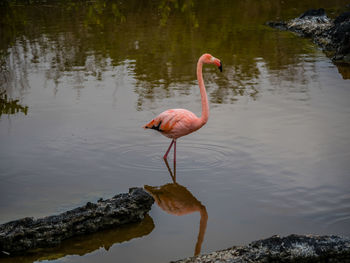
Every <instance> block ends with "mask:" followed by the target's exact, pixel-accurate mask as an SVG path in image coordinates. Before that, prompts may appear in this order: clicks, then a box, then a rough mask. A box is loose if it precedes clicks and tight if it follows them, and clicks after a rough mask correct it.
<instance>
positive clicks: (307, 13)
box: [299, 8, 326, 19]
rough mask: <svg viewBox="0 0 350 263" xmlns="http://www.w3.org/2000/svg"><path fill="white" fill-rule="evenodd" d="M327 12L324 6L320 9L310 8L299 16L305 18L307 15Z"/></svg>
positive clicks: (318, 14)
mask: <svg viewBox="0 0 350 263" xmlns="http://www.w3.org/2000/svg"><path fill="white" fill-rule="evenodd" d="M325 15H326V12H325V11H324V9H323V8H320V9H317V10H316V9H309V10H307V11H306V12H305V13H304V14H302V15H301V16H299V18H300V19H301V18H305V17H307V16H325Z"/></svg>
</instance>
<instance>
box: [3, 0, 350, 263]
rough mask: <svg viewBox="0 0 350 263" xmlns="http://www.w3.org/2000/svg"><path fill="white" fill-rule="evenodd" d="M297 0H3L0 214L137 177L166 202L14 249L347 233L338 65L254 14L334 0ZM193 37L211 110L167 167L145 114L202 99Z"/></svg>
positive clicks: (344, 117) (78, 254) (96, 249)
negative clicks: (146, 213)
mask: <svg viewBox="0 0 350 263" xmlns="http://www.w3.org/2000/svg"><path fill="white" fill-rule="evenodd" d="M302 2H303V3H301V2H300V1H288V3H284V2H280V1H272V0H271V1H264V2H261V3H260V2H258V1H221V2H220V3H216V2H214V1H198V2H197V1H155V2H154V1H153V2H152V3H148V2H146V1H143V2H140V1H127V2H123V1H118V2H113V1H103V0H98V1H91V2H84V1H79V2H77V1H50V2H33V3H31V4H28V3H27V2H21V1H18V2H16V3H14V2H10V3H8V4H4V5H2V6H1V9H0V10H1V11H0V12H1V15H0V17H1V18H0V19H1V25H0V27H1V28H0V29H1V30H0V32H1V33H0V38H1V41H0V60H1V74H0V85H1V86H0V92H1V93H0V94H1V95H0V96H1V97H0V99H1V103H0V106H1V112H0V114H1V115H0V146H1V147H0V223H4V222H7V221H9V220H14V219H17V218H20V217H25V216H34V217H41V216H45V215H49V214H55V213H60V212H62V211H65V210H67V209H71V208H74V207H76V206H79V205H82V204H84V203H86V202H87V201H96V200H97V199H98V198H100V197H105V198H107V197H111V196H113V195H114V194H116V193H120V192H127V191H128V188H129V187H133V186H143V185H147V187H148V189H156V190H157V191H161V192H160V194H159V198H160V199H159V200H163V201H164V202H165V205H164V202H163V203H161V202H160V203H161V205H157V204H155V205H154V206H153V208H152V210H151V212H150V217H147V218H146V220H145V221H144V222H141V223H140V224H136V225H132V226H127V227H126V228H125V229H122V230H110V231H109V232H106V233H103V234H101V235H98V234H97V235H92V236H87V237H84V238H83V239H79V238H78V239H74V240H70V241H67V243H65V244H63V245H62V247H61V248H55V249H52V250H44V251H37V253H33V254H31V255H29V256H27V257H21V258H16V259H13V261H14V262H33V261H40V260H49V259H51V260H52V261H51V262H63V261H64V262H96V261H99V262H116V261H117V262H135V261H138V262H140V261H141V262H167V261H170V260H174V259H178V258H182V257H186V256H191V255H193V254H194V253H197V252H198V251H200V252H201V253H205V252H209V251H213V250H216V249H222V248H226V247H229V246H232V245H239V244H246V243H248V242H249V241H252V240H254V239H259V238H264V237H268V236H271V235H273V234H279V235H287V234H290V233H300V234H307V233H314V234H341V235H348V236H349V235H350V194H349V189H350V173H349V170H350V164H349V160H350V150H349V149H350V135H349V134H350V132H349V131H350V103H349V97H350V89H349V87H350V80H349V79H348V78H349V68H348V67H346V66H341V65H338V66H336V65H334V64H333V63H332V62H331V61H330V60H329V58H327V57H326V55H325V54H324V53H322V52H321V51H320V50H319V49H318V47H317V46H315V45H314V44H312V43H311V42H310V41H309V40H307V39H302V38H299V37H298V36H296V35H294V34H292V33H288V32H280V31H277V30H274V29H271V28H268V27H266V26H264V23H265V22H266V21H267V20H278V19H288V18H292V17H295V16H298V15H299V14H301V13H302V12H303V11H304V10H306V9H308V8H312V7H314V8H319V7H324V8H325V9H326V11H327V12H328V13H329V14H330V15H331V16H335V15H336V14H338V13H339V12H341V11H342V10H343V8H344V7H345V5H346V1H302ZM204 52H209V53H212V54H213V55H215V56H216V57H218V58H220V59H221V60H222V62H223V68H224V71H223V73H220V72H219V71H218V70H217V69H216V68H215V67H211V66H207V67H205V68H204V80H205V84H206V87H207V91H208V97H209V101H210V117H209V121H208V123H207V125H206V126H204V127H203V128H202V129H201V130H199V131H198V132H196V133H194V134H191V135H189V136H186V137H184V138H181V139H179V140H178V143H177V151H178V152H177V167H176V182H174V177H172V176H171V174H170V173H169V170H168V168H167V166H166V165H165V163H164V162H163V160H162V158H161V157H162V156H163V154H164V152H165V151H166V149H167V147H168V145H169V143H170V141H169V140H168V139H167V138H165V137H163V136H161V135H159V134H157V133H156V132H153V131H144V130H143V129H141V126H142V125H144V124H145V123H146V122H147V121H149V120H150V119H152V118H153V117H154V116H155V115H156V114H158V113H160V112H161V111H163V110H165V109H168V108H186V109H189V110H191V111H193V112H195V113H196V114H198V115H199V114H200V112H201V106H200V94H199V89H198V86H197V82H196V75H195V69H196V62H197V59H198V57H199V56H200V55H201V54H202V53H204ZM171 158H172V156H170V158H169V159H170V162H169V163H170V168H171V169H173V167H172V163H171ZM174 189H175V190H174ZM174 211H175V212H174ZM204 211H205V212H204ZM205 214H207V219H206V220H205V218H206V216H205ZM204 221H206V222H204ZM0 261H1V260H0ZM7 261H8V260H7Z"/></svg>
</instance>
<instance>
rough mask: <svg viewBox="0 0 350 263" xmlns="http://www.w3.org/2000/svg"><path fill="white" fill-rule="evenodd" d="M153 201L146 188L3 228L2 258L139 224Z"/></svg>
mask: <svg viewBox="0 0 350 263" xmlns="http://www.w3.org/2000/svg"><path fill="white" fill-rule="evenodd" d="M153 202H154V200H153V198H152V197H151V196H150V195H149V194H148V193H147V192H145V191H144V190H143V188H130V189H129V193H124V194H118V195H116V196H114V197H113V198H110V199H106V200H103V199H100V200H98V201H97V203H90V202H88V203H87V204H86V205H85V206H82V207H78V208H75V209H73V210H70V211H67V212H64V213H62V214H59V215H54V216H48V217H44V218H39V219H34V218H31V217H26V218H23V219H19V220H15V221H11V222H8V223H5V224H2V225H0V257H1V256H8V255H15V254H20V253H23V252H25V251H28V250H31V249H36V248H45V247H54V246H57V245H60V243H61V242H62V241H63V240H66V239H68V238H71V237H73V236H79V235H82V234H88V233H93V232H97V231H99V230H102V229H107V228H110V227H115V226H120V225H124V224H127V223H133V222H139V221H141V220H142V219H144V217H145V215H146V213H147V212H148V211H149V210H150V209H151V206H152V204H153Z"/></svg>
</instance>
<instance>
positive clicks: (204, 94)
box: [197, 57, 209, 125]
mask: <svg viewBox="0 0 350 263" xmlns="http://www.w3.org/2000/svg"><path fill="white" fill-rule="evenodd" d="M202 68H203V61H202V57H200V59H199V60H198V63H197V79H198V85H199V90H200V92H201V99H202V116H201V117H200V121H201V123H202V125H204V124H206V123H207V121H208V118H209V105H208V97H207V92H206V90H205V86H204V81H203V74H202Z"/></svg>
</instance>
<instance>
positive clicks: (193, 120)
mask: <svg viewBox="0 0 350 263" xmlns="http://www.w3.org/2000/svg"><path fill="white" fill-rule="evenodd" d="M203 64H214V65H216V66H218V67H219V69H220V71H221V72H222V64H221V61H220V60H219V59H217V58H215V57H213V56H212V55H210V54H203V55H202V56H201V57H200V58H199V60H198V63H197V79H198V85H199V89H200V93H201V99H202V116H201V117H200V118H198V117H197V116H196V115H195V114H194V113H193V112H190V111H188V110H185V109H170V110H166V111H164V112H162V113H161V114H159V115H158V116H157V117H155V118H154V119H153V120H151V121H150V122H149V123H147V124H146V125H145V126H143V128H145V129H154V130H157V131H159V132H160V133H161V134H163V135H164V136H166V137H168V138H170V139H172V141H171V143H170V146H169V148H168V150H167V151H166V153H165V155H164V157H163V158H164V160H166V159H167V157H168V153H169V151H170V149H171V147H172V146H173V145H174V165H175V163H176V139H177V138H179V137H182V136H184V135H187V134H190V133H192V132H194V131H196V130H198V129H200V128H201V127H202V126H203V125H204V124H206V123H207V121H208V117H209V105H208V97H207V92H206V90H205V86H204V81H203V74H202V67H203Z"/></svg>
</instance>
